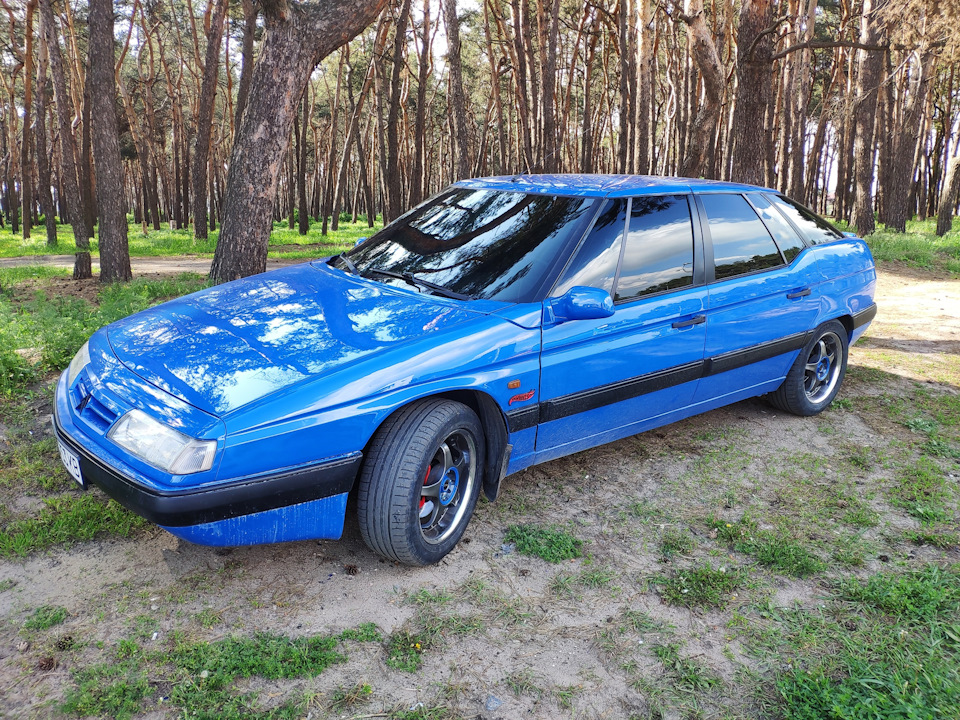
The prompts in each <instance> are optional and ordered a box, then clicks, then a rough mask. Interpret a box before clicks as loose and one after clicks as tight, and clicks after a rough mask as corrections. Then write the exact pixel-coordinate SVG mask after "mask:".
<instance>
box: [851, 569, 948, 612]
mask: <svg viewBox="0 0 960 720" xmlns="http://www.w3.org/2000/svg"><path fill="white" fill-rule="evenodd" d="M837 594H838V595H839V596H840V598H842V599H843V600H846V601H847V602H851V603H856V604H857V605H858V606H862V607H866V608H869V609H871V610H875V611H879V612H882V613H885V614H887V615H891V616H896V617H898V618H903V619H906V620H910V621H914V622H933V621H935V620H946V619H951V618H952V619H954V620H958V621H960V618H957V617H956V614H957V612H958V611H960V566H954V568H953V569H950V570H944V569H943V568H940V567H938V566H936V565H927V566H926V567H924V568H922V569H920V570H913V571H910V572H907V573H905V574H903V575H897V574H894V573H881V574H879V575H874V576H873V577H871V578H869V579H868V580H866V582H861V581H859V580H857V579H855V578H848V579H845V580H843V581H842V582H841V583H840V584H839V586H838V589H837Z"/></svg>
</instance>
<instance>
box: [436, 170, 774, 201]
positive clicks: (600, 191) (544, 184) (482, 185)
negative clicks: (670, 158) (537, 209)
mask: <svg viewBox="0 0 960 720" xmlns="http://www.w3.org/2000/svg"><path fill="white" fill-rule="evenodd" d="M454 185H455V186H457V187H469V188H476V189H485V190H505V191H513V192H525V193H537V194H542V195H574V196H582V197H628V196H633V195H659V194H663V193H685V192H692V191H697V192H749V191H757V190H763V191H765V192H777V191H776V190H771V189H770V188H762V187H758V186H756V185H743V184H741V183H729V182H720V181H718V180H701V179H698V178H680V177H661V176H658V175H575V174H570V175H513V176H510V175H502V176H499V177H485V178H474V179H472V180H461V181H460V182H457V183H454Z"/></svg>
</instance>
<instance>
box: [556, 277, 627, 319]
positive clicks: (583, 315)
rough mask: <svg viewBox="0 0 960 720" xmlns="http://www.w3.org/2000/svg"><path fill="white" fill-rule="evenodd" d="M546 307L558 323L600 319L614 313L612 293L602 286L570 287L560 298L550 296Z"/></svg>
mask: <svg viewBox="0 0 960 720" xmlns="http://www.w3.org/2000/svg"><path fill="white" fill-rule="evenodd" d="M546 308H547V309H548V311H549V312H550V313H551V314H552V315H553V321H554V322H557V323H562V322H568V321H569V320H598V319H600V318H607V317H610V316H611V315H613V312H614V307H613V298H612V297H610V293H608V292H607V291H606V290H601V289H600V288H592V287H583V286H581V285H578V286H577V287H572V288H570V289H569V290H568V291H567V292H565V293H564V294H563V295H561V296H560V297H558V298H550V299H549V300H547V302H546Z"/></svg>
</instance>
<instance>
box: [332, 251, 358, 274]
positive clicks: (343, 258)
mask: <svg viewBox="0 0 960 720" xmlns="http://www.w3.org/2000/svg"><path fill="white" fill-rule="evenodd" d="M337 257H338V258H340V260H341V261H342V262H343V264H344V265H346V266H347V271H348V272H350V273H352V274H354V275H362V273H361V272H360V270H359V268H358V267H357V266H356V265H354V263H353V260H351V259H350V258H348V257H347V255H346V253H340V254H339V255H337Z"/></svg>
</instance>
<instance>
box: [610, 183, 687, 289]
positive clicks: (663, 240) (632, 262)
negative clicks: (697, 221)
mask: <svg viewBox="0 0 960 720" xmlns="http://www.w3.org/2000/svg"><path fill="white" fill-rule="evenodd" d="M692 284H693V224H692V222H691V220H690V205H689V203H688V202H687V197H686V195H657V196H654V197H635V198H633V201H632V202H631V205H630V227H629V230H628V232H627V240H626V246H625V247H624V252H623V263H622V264H621V268H620V279H619V280H618V281H617V291H616V295H614V298H613V299H614V300H615V301H624V300H631V299H633V298H638V297H642V296H643V295H653V294H654V293H659V292H664V291H665V290H673V289H675V288H681V287H686V286H688V285H692Z"/></svg>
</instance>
